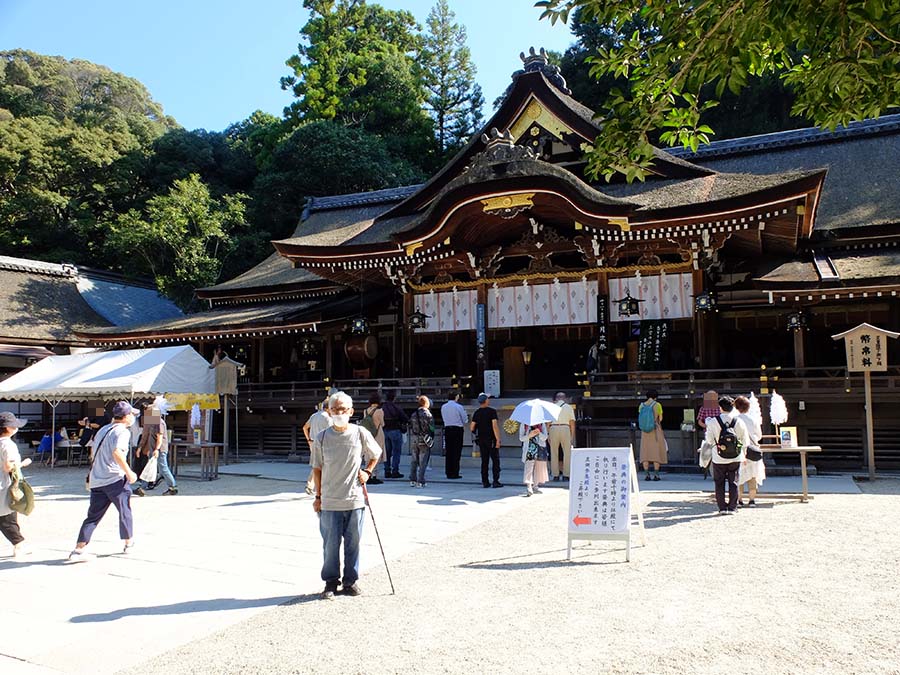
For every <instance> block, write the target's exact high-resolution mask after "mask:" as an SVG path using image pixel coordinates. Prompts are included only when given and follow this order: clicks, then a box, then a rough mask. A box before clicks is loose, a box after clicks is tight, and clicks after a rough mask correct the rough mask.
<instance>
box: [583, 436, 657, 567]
mask: <svg viewBox="0 0 900 675" xmlns="http://www.w3.org/2000/svg"><path fill="white" fill-rule="evenodd" d="M633 516H636V517H637V521H638V527H639V528H640V531H641V543H642V544H643V543H644V515H643V512H642V510H641V506H640V492H639V487H638V480H637V472H636V471H635V466H634V455H633V454H632V451H631V447H630V446H629V447H620V448H573V450H572V468H571V473H570V479H569V517H568V548H567V553H566V559H567V560H570V559H571V558H572V542H573V541H576V540H579V539H585V540H603V539H608V540H613V541H624V542H625V559H626V560H629V561H630V560H631V529H632V526H631V521H632V517H633Z"/></svg>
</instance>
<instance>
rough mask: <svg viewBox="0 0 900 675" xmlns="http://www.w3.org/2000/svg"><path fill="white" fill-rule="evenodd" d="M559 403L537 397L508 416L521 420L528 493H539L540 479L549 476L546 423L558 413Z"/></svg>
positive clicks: (521, 439) (520, 431) (524, 402)
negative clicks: (555, 403)
mask: <svg viewBox="0 0 900 675" xmlns="http://www.w3.org/2000/svg"><path fill="white" fill-rule="evenodd" d="M559 413H560V407H559V406H558V405H554V404H553V403H548V402H547V401H542V400H540V399H537V398H534V399H531V400H530V401H523V402H522V403H520V404H519V405H517V406H516V408H515V410H513V412H512V415H510V416H509V418H510V419H511V420H513V421H515V422H519V423H520V424H521V425H522V426H521V427H519V440H520V441H522V463H523V464H525V473H524V477H523V482H524V483H525V490H526V492H525V496H526V497H530V496H531V495H532V494H535V493H538V494H540V492H541V490H540V485H541V483H546V482H547V481H548V480H550V475H549V473H548V472H547V460H548V459H550V453H549V451H548V450H547V428H546V425H545V423H546V422H552V421H554V420H555V419H556V418H557V417H559Z"/></svg>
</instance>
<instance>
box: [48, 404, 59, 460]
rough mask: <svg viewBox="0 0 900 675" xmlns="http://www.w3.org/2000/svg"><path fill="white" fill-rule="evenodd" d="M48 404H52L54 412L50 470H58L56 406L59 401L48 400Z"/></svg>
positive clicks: (51, 429) (51, 426)
mask: <svg viewBox="0 0 900 675" xmlns="http://www.w3.org/2000/svg"><path fill="white" fill-rule="evenodd" d="M47 403H49V404H50V409H51V410H52V411H53V412H52V413H51V415H50V468H51V469H54V468H56V406H58V405H59V401H56V402H55V403H54V402H53V401H51V400H49V399H48V400H47Z"/></svg>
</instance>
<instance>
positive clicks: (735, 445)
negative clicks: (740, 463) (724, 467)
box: [716, 415, 743, 459]
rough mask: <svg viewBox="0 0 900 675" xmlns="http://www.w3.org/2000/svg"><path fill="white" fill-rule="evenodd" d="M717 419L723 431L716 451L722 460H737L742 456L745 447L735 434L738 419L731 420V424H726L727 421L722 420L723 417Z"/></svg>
mask: <svg viewBox="0 0 900 675" xmlns="http://www.w3.org/2000/svg"><path fill="white" fill-rule="evenodd" d="M716 419H717V420H719V426H720V427H721V429H722V430H721V431H720V432H719V440H718V441H716V451H717V452H718V453H719V457H721V458H722V459H737V458H738V457H740V456H741V449H742V447H743V445H742V444H741V441H740V440H739V439H738V437H737V434H736V433H734V425H735V424H737V419H733V420H731V424H725V420H723V419H722V416H721V415H719V416H718V417H717V418H716Z"/></svg>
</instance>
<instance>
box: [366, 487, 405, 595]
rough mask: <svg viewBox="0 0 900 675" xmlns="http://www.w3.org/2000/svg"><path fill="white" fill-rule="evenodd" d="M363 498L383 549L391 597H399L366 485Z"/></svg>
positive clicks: (379, 545) (382, 553)
mask: <svg viewBox="0 0 900 675" xmlns="http://www.w3.org/2000/svg"><path fill="white" fill-rule="evenodd" d="M362 489H363V496H364V497H365V498H366V506H367V507H368V508H369V515H370V516H372V526H373V527H374V528H375V538H376V539H378V548H380V549H381V559H382V560H384V569H385V571H386V572H387V577H388V581H389V582H390V584H391V595H397V593H396V592H395V591H394V580H393V579H391V568H390V567H388V561H387V556H385V555H384V546H382V545H381V535H380V534H378V523H376V522H375V514H374V513H373V512H372V505H371V504H370V503H369V491H368V490H367V489H366V484H365V483H363V484H362Z"/></svg>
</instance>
